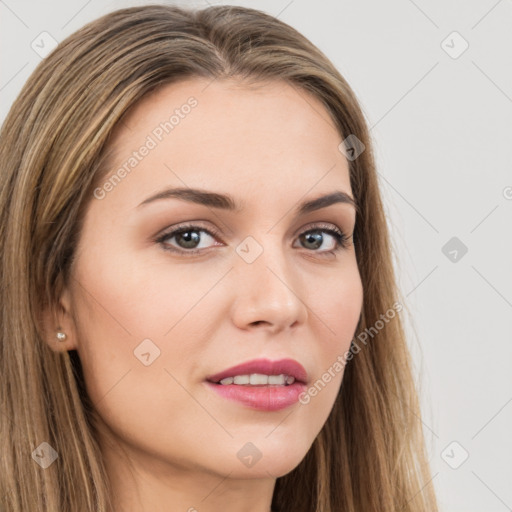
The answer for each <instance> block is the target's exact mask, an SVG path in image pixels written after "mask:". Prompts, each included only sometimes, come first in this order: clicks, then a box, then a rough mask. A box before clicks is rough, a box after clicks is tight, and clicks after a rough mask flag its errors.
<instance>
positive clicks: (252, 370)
mask: <svg viewBox="0 0 512 512" xmlns="http://www.w3.org/2000/svg"><path fill="white" fill-rule="evenodd" d="M307 380H308V376H307V373H306V370H305V369H304V367H303V366H302V365H300V364H299V363H297V361H294V360H293V359H281V360H279V361H270V360H269V359H258V360H253V361H249V362H248V363H243V364H241V365H237V366H233V367H231V368H228V369H227V370H224V371H222V372H220V373H217V374H215V375H211V376H210V377H208V378H207V379H206V384H207V385H208V387H210V388H211V389H212V390H213V391H215V392H216V393H217V394H218V395H220V396H221V397H223V398H225V399H227V400H230V401H235V402H238V404H241V405H243V406H246V407H249V408H250V409H256V410H260V411H277V410H280V409H284V408H286V407H289V406H291V405H293V404H295V403H296V402H297V401H298V400H299V396H300V394H301V393H302V392H304V391H305V390H306V383H307Z"/></svg>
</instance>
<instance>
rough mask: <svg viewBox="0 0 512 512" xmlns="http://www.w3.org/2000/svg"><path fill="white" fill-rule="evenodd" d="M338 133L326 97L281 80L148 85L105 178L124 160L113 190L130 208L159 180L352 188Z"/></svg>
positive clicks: (116, 141) (239, 186)
mask: <svg viewBox="0 0 512 512" xmlns="http://www.w3.org/2000/svg"><path fill="white" fill-rule="evenodd" d="M341 140H342V139H341V136H340V134H339V132H338V130H337V129H336V127H335V125H334V123H333V121H332V119H331V117H330V115H329V113H328V112H327V110H326V109H325V107H324V106H323V104H322V103H321V101H320V100H319V99H317V98H315V97H314V96H312V95H311V94H309V93H307V92H305V91H303V90H300V89H298V88H296V87H294V86H291V85H289V84H287V83H285V82H267V83H262V84H259V85H257V86H247V85H245V84H241V83H239V82H236V81H234V80H220V79H217V80H213V81H212V80H211V79H208V80H207V79H202V78H193V79H188V80H184V81H181V82H178V83H175V84H169V85H165V86H163V87H161V88H159V89H157V90H155V91H153V92H151V93H149V94H148V95H147V96H146V97H144V98H143V99H142V100H141V101H139V102H138V103H137V104H136V105H135V106H134V107H132V109H131V110H130V111H129V112H128V113H127V114H126V115H125V116H124V117H123V119H122V120H121V122H120V123H119V124H118V126H117V128H116V130H115V131H114V134H113V137H112V139H111V141H110V148H109V149H110V159H109V173H110V174H109V173H107V175H106V177H105V178H106V179H108V177H109V175H112V174H113V173H115V172H116V170H118V169H120V168H122V167H124V168H125V170H126V171H127V172H124V173H122V174H123V175H125V176H126V177H125V178H123V180H122V181H123V183H122V184H120V185H122V187H116V189H119V190H121V188H122V189H123V190H124V193H125V194H124V195H125V196H127V199H128V200H129V202H130V204H133V206H136V205H137V204H139V203H140V201H141V200H142V199H144V198H143V197H142V196H143V195H144V194H146V195H147V193H150V192H154V191H156V190H157V189H158V188H160V186H162V185H168V186H172V185H174V186H180V187H187V186H190V187H197V188H208V189H225V186H226V185H229V187H230V190H231V191H232V195H234V196H236V195H237V191H240V192H241V191H243V190H247V184H251V185H252V189H253V193H254V192H257V193H260V194H265V193H267V194H269V193H274V194H275V193H276V192H277V193H279V191H281V193H282V192H283V191H287V193H288V194H291V195H296V196H297V198H299V197H301V196H303V195H304V194H306V193H307V191H308V190H309V189H314V188H315V187H317V186H318V187H319V188H318V190H317V191H318V192H320V191H321V190H320V189H322V190H324V189H329V188H332V187H336V188H337V189H340V188H341V189H344V190H345V191H347V192H349V191H350V180H349V173H348V162H347V161H346V158H345V157H344V156H343V155H342V153H341V152H340V151H339V149H338V145H339V143H340V142H341ZM144 148H145V149H144ZM142 153H144V155H142V156H141V154H142ZM272 191H273V192H272ZM117 192H118V190H116V191H115V194H112V196H113V195H116V194H117ZM118 195H119V194H118ZM313 195H314V194H313ZM128 196H130V197H128Z"/></svg>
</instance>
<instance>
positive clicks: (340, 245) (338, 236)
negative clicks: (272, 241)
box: [154, 224, 350, 256]
mask: <svg viewBox="0 0 512 512" xmlns="http://www.w3.org/2000/svg"><path fill="white" fill-rule="evenodd" d="M330 226H331V225H327V226H326V225H323V224H321V225H315V226H313V227H312V228H310V229H308V230H306V231H303V232H302V233H299V235H298V236H301V235H304V234H306V233H310V232H317V231H320V232H323V233H328V234H329V235H331V236H333V237H334V239H335V240H336V248H335V249H331V250H330V251H315V250H312V252H318V253H319V254H321V255H324V256H327V255H329V254H331V255H334V254H335V253H337V252H338V251H340V250H341V249H346V248H348V247H349V245H350V237H347V236H346V235H345V233H343V231H341V230H340V229H338V228H337V227H336V228H332V227H330ZM187 231H203V232H205V233H207V234H208V235H210V236H211V237H212V238H217V237H220V233H219V232H218V231H217V230H215V229H212V230H210V229H206V228H203V227H201V226H198V225H196V224H188V225H185V226H180V227H178V228H176V229H173V230H172V231H169V232H167V233H164V234H162V235H160V236H158V237H157V238H156V239H155V240H154V241H155V242H156V243H158V244H160V245H161V247H162V249H164V250H165V251H169V252H172V253H178V254H182V255H187V256H188V255H190V256H193V255H196V254H199V253H200V252H203V251H205V250H208V249H190V250H187V249H176V248H175V247H170V246H169V245H168V244H165V243H164V240H167V239H168V238H173V237H174V236H176V235H179V234H181V233H185V232H187Z"/></svg>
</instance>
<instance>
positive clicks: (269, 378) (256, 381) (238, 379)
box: [219, 373, 295, 386]
mask: <svg viewBox="0 0 512 512" xmlns="http://www.w3.org/2000/svg"><path fill="white" fill-rule="evenodd" d="M294 382H295V377H292V376H291V375H285V374H281V375H263V374H261V373H252V374H251V375H236V376H235V377H226V378H225V379H222V380H221V381H220V382H219V384H222V385H223V386H226V385H229V384H237V385H242V386H243V385H246V386H247V385H250V386H266V385H268V384H270V385H277V386H289V385H290V384H293V383H294Z"/></svg>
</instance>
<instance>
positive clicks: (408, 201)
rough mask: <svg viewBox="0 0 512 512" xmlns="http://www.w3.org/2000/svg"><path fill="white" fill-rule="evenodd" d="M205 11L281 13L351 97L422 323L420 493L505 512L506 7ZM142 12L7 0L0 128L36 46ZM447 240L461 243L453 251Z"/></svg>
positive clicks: (509, 411) (511, 195)
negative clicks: (112, 16) (427, 478)
mask: <svg viewBox="0 0 512 512" xmlns="http://www.w3.org/2000/svg"><path fill="white" fill-rule="evenodd" d="M146 3H150V2H146ZM209 3H210V4H215V3H232V4H237V5H245V6H249V7H254V8H257V9H261V10H264V11H266V12H268V13H270V14H272V15H274V16H278V17H279V18H280V19H281V20H283V21H285V22H287V23H289V24H290V25H292V26H294V27H295V28H297V29H298V30H299V31H300V32H302V33H303V34H304V35H305V36H306V37H308V38H309V39H310V40H311V41H313V43H315V44H316V45H317V46H318V47H319V48H320V49H321V50H323V51H324V52H325V53H326V54H327V56H328V57H329V58H330V59H331V60H332V61H333V62H334V64H335V65H336V66H337V67H338V69H339V70H340V71H341V73H342V74H343V75H344V76H345V78H346V79H347V80H348V82H349V84H350V85H351V86H352V88H353V89H354V91H355V92H356V94H357V96H358V98H359V100H360V102H361V104H362V107H363V109H364V112H365V115H366V116H367V120H368V123H369V125H370V127H371V134H372V136H373V139H374V144H375V150H376V158H377V165H378V171H379V177H380V180H381V185H382V191H383V193H384V199H385V201H386V206H387V211H388V216H389V219H390V223H391V225H392V233H393V239H394V245H395V246H396V251H397V262H396V267H397V271H398V275H399V280H400V287H401V289H402V290H403V293H404V295H405V296H406V298H407V308H408V309H409V311H410V312H411V316H412V319H413V320H412V323H409V322H408V323H407V329H408V333H409V344H410V347H411V351H412V353H413V356H414V361H415V363H416V368H415V370H416V376H417V380H418V385H419V386H421V397H422V407H423V419H422V421H423V423H424V426H425V432H426V441H427V446H428V449H429V454H430V459H431V464H432V475H433V479H432V481H431V482H430V483H427V482H425V485H434V486H435V488H436V490H437V493H438V496H439V501H440V504H441V510H442V511H443V512H448V511H449V512H504V511H506V510H511V507H512V486H511V485H510V484H511V482H512V467H511V460H512V440H511V435H510V433H511V432H512V428H511V427H512V258H511V256H512V237H511V219H512V172H511V160H512V144H511V140H510V135H511V133H510V132H511V128H512V66H511V63H512V32H511V30H510V29H511V26H512V2H511V1H510V0H500V1H496V0H489V1H481V2H480V1H471V2H461V1H451V2H442V1H440V0H436V1H431V2H427V1H426V0H423V1H420V0H417V1H415V2H413V1H412V0H393V1H388V2H379V1H377V0H374V1H355V0H351V1H335V0H330V1H316V2H307V1H305V0H292V1H290V0H279V1H270V0H259V1H254V2H248V1H239V2H213V1H210V2H209ZM142 4H144V2H127V1H110V2H100V1H99V0H89V1H88V2H87V1H76V0H73V1H70V0H68V1H58V2H57V1H53V2H44V3H42V2H37V1H35V0H31V1H15V0H0V41H1V52H0V59H1V60H0V71H1V75H0V99H1V105H0V110H1V112H0V116H1V118H0V121H3V119H4V118H5V116H6V114H7V111H8V109H9V108H10V105H11V103H12V102H13V100H14V98H15V97H16V95H17V94H18V92H19V90H20V88H21V86H22V85H23V83H24V82H25V81H26V79H27V78H28V76H29V74H30V73H31V71H32V70H33V69H34V67H35V66H36V65H37V63H38V62H39V61H40V56H39V55H38V53H37V51H36V50H35V49H33V47H35V48H37V45H39V47H40V48H41V47H42V46H43V42H42V38H47V39H45V41H48V37H49V36H47V35H44V34H43V35H42V36H41V35H40V34H41V33H42V32H48V34H50V36H51V37H53V38H55V39H56V40H57V41H61V40H62V39H64V38H65V37H66V36H68V35H69V34H71V33H72V32H74V31H75V30H77V29H78V28H80V27H81V26H82V25H84V24H85V23H86V22H88V21H91V20H93V19H95V18H97V17H99V16H100V15H102V14H105V13H107V12H110V11H112V10H115V9H118V8H122V7H129V6H134V5H142ZM181 4H182V5H185V4H186V5H194V6H206V5H207V4H208V3H207V2H188V3H187V2H181ZM454 31H455V32H457V33H458V35H457V34H453V32H454ZM443 41H444V42H443ZM466 44H468V45H469V46H468V48H467V49H466V50H465V51H464V52H463V53H461V51H462V50H463V49H464V47H465V45H466ZM0 165H1V164H0ZM452 237H457V239H458V240H456V241H455V244H456V245H454V246H451V245H449V246H447V248H446V249H445V250H444V252H443V250H442V248H443V247H444V246H445V244H447V242H448V241H449V240H450V239H452ZM461 243H462V244H464V245H465V246H466V247H467V253H466V254H464V255H463V254H462V251H461V247H462V246H461ZM457 244H458V245H457ZM454 251H456V252H454ZM445 253H446V255H445ZM454 258H456V260H455V261H452V260H453V259H454ZM466 455H468V458H467V460H465V461H464V457H465V456H466ZM418 491H419V489H418ZM411 498H412V496H411Z"/></svg>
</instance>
